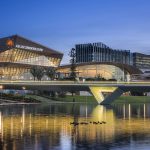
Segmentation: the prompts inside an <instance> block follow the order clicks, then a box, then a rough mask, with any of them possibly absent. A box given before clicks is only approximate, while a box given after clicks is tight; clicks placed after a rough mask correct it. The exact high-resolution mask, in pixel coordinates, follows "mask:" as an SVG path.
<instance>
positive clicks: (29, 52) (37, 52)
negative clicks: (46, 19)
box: [0, 35, 63, 80]
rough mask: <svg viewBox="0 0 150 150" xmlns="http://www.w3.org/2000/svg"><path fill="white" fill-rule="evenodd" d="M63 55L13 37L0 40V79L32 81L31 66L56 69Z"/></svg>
mask: <svg viewBox="0 0 150 150" xmlns="http://www.w3.org/2000/svg"><path fill="white" fill-rule="evenodd" d="M62 57H63V54H62V53H60V52H58V51H56V50H53V49H51V48H48V47H46V46H43V45H41V44H39V43H36V42H33V41H31V40H28V39H26V38H24V37H21V36H18V35H13V36H9V37H5V38H1V39H0V76H1V78H2V79H14V80H15V79H32V75H31V74H30V73H29V72H30V68H31V67H33V66H43V67H46V68H47V67H58V66H59V64H60V62H61V59H62Z"/></svg>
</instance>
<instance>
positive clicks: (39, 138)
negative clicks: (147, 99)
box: [0, 104, 150, 150]
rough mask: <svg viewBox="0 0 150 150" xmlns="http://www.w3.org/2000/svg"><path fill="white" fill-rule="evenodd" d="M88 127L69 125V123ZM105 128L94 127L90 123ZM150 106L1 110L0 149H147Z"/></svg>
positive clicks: (149, 143) (148, 143)
mask: <svg viewBox="0 0 150 150" xmlns="http://www.w3.org/2000/svg"><path fill="white" fill-rule="evenodd" d="M73 121H75V122H88V123H89V124H88V125H81V124H80V125H77V126H74V125H70V122H73ZM93 121H94V122H98V121H99V122H102V121H105V122H106V124H93V123H90V122H93ZM149 124H150V105H149V104H141V105H131V104H123V105H116V106H114V107H113V108H111V107H104V106H100V105H98V106H94V105H72V104H63V105H50V106H39V105H35V106H11V107H9V106H3V107H1V108H0V149H1V150H20V149H21V150H24V149H25V150H27V149H30V150H31V149H34V150H41V149H46V150H47V149H63V150H67V149H68V150H70V149H80V148H83V147H84V148H86V149H92V148H101V149H108V148H109V149H113V148H125V147H128V148H131V146H132V147H133V143H134V148H135V147H136V145H137V143H138V142H139V141H140V142H141V141H142V144H141V145H140V146H145V147H146V146H147V145H150V142H147V141H149V140H150V126H149Z"/></svg>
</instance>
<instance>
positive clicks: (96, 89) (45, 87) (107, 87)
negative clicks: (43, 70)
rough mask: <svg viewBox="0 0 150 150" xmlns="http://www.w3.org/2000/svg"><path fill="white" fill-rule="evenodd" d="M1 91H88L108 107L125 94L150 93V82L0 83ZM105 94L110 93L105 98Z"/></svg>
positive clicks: (99, 102)
mask: <svg viewBox="0 0 150 150" xmlns="http://www.w3.org/2000/svg"><path fill="white" fill-rule="evenodd" d="M0 89H1V90H2V89H13V90H38V91H56V92H60V91H62V92H77V91H88V92H90V93H92V94H93V96H94V97H95V99H96V100H97V102H98V104H102V105H108V104H110V103H111V102H113V101H114V100H115V99H117V98H118V97H119V96H121V95H122V94H123V93H124V92H128V91H130V92H150V82H101V81H95V82H93V81H92V82H73V81H0ZM104 93H109V94H108V95H107V96H105V94H104Z"/></svg>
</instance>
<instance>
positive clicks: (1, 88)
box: [0, 85, 3, 99]
mask: <svg viewBox="0 0 150 150" xmlns="http://www.w3.org/2000/svg"><path fill="white" fill-rule="evenodd" d="M0 90H1V99H2V90H3V85H0Z"/></svg>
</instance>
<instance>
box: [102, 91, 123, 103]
mask: <svg viewBox="0 0 150 150" xmlns="http://www.w3.org/2000/svg"><path fill="white" fill-rule="evenodd" d="M123 92H124V91H123V90H121V89H120V88H117V89H116V90H115V91H113V92H112V93H111V94H110V95H108V96H107V97H106V98H105V99H104V100H103V101H102V102H101V103H100V104H102V105H108V104H110V103H112V102H113V101H114V100H115V99H117V98H118V97H120V96H121V95H122V94H123Z"/></svg>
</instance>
